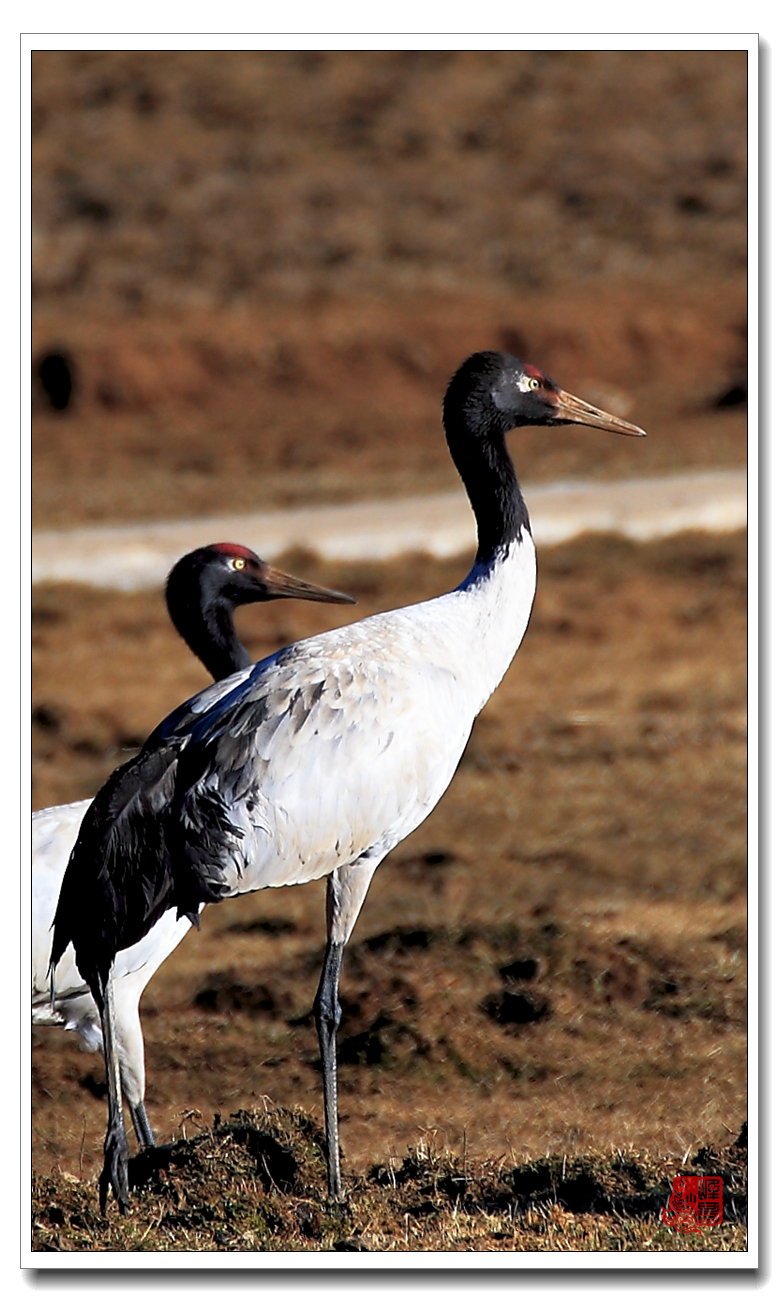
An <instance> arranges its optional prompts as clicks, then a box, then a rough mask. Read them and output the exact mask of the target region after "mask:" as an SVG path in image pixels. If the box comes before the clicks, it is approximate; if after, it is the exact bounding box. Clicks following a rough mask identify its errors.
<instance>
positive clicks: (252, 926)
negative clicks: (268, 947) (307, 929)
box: [225, 918, 298, 936]
mask: <svg viewBox="0 0 779 1302" xmlns="http://www.w3.org/2000/svg"><path fill="white" fill-rule="evenodd" d="M297 929H298V928H297V923H295V922H293V921H292V919H291V918H253V919H252V920H251V921H250V922H233V923H231V924H230V926H229V927H225V932H236V933H238V934H239V935H241V934H246V935H250V934H251V933H252V932H260V933H261V934H262V935H264V936H292V935H294V933H295V932H296V931H297Z"/></svg>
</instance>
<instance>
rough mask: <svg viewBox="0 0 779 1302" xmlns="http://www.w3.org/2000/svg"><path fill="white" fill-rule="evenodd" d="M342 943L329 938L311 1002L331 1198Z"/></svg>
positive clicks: (335, 1176) (337, 1175)
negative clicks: (320, 1078)
mask: <svg viewBox="0 0 779 1302" xmlns="http://www.w3.org/2000/svg"><path fill="white" fill-rule="evenodd" d="M343 952H344V947H343V945H339V944H334V943H333V942H332V941H328V944H327V949H326V951H325V961H324V963H323V964H322V975H321V977H320V979H319V989H318V990H317V994H316V1000H315V1003H314V1017H315V1019H316V1029H317V1032H318V1034H319V1048H320V1051H321V1054H322V1085H323V1087H324V1095H325V1138H326V1140H327V1191H328V1193H329V1195H330V1197H331V1198H334V1199H337V1198H340V1197H341V1164H340V1154H339V1151H338V1068H337V1063H336V1050H335V1037H336V1032H337V1031H338V1025H339V1022H340V1021H341V1005H340V1004H339V1002H338V979H339V977H340V975H341V958H342V956H343Z"/></svg>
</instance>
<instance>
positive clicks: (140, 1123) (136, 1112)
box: [130, 1099, 156, 1148]
mask: <svg viewBox="0 0 779 1302" xmlns="http://www.w3.org/2000/svg"><path fill="white" fill-rule="evenodd" d="M130 1116H131V1117H132V1119H133V1126H134V1127H135V1133H136V1135H137V1137H138V1143H139V1144H140V1145H141V1148H156V1144H155V1142H154V1132H153V1130H152V1128H151V1126H150V1125H149V1118H148V1117H147V1115H146V1107H145V1104H144V1102H143V1099H141V1101H140V1103H136V1104H135V1106H134V1107H133V1105H132V1104H130Z"/></svg>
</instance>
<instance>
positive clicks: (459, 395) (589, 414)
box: [444, 352, 644, 438]
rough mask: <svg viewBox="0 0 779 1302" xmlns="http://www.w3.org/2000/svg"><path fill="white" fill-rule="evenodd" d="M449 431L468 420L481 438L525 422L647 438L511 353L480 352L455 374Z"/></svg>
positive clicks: (447, 403)
mask: <svg viewBox="0 0 779 1302" xmlns="http://www.w3.org/2000/svg"><path fill="white" fill-rule="evenodd" d="M444 425H445V426H446V429H447V432H449V431H454V430H456V429H457V428H458V426H459V427H462V426H463V425H464V426H465V427H466V428H467V429H468V432H469V433H470V434H471V435H476V436H477V437H479V436H480V437H482V438H484V437H485V436H486V437H488V438H489V437H490V436H492V437H493V438H494V437H495V436H498V437H500V436H502V435H504V434H507V433H508V432H509V430H512V429H516V428H517V426H520V425H591V426H593V427H594V428H595V429H605V430H610V431H613V432H614V433H617V434H631V435H634V436H638V437H643V435H644V431H643V430H642V429H639V428H638V426H637V425H631V424H630V423H629V422H628V421H626V420H622V419H621V418H620V417H619V416H611V415H609V413H608V412H605V411H600V410H599V408H597V407H593V406H592V405H591V404H590V403H588V402H583V401H582V399H581V398H575V397H574V396H573V395H572V394H570V393H566V392H565V391H564V390H563V389H561V388H560V387H559V385H557V384H555V382H554V380H552V379H550V378H549V376H548V375H545V374H544V372H543V371H540V370H539V369H538V367H537V366H533V365H531V364H530V363H529V362H520V361H519V360H518V358H516V357H512V355H511V353H494V352H484V353H474V354H473V355H472V356H471V357H468V358H467V359H466V361H464V362H463V364H462V366H461V367H460V369H459V370H458V371H457V372H456V373H455V375H454V376H453V377H452V379H451V381H450V383H449V388H448V389H447V391H446V397H445V398H444Z"/></svg>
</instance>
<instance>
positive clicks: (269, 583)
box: [262, 565, 356, 606]
mask: <svg viewBox="0 0 779 1302" xmlns="http://www.w3.org/2000/svg"><path fill="white" fill-rule="evenodd" d="M262 581H263V586H264V587H265V590H266V592H267V594H268V596H269V597H299V598H300V599H301V600H302V601H330V602H332V603H333V604H334V605H337V606H353V605H355V604H356V602H355V598H354V597H348V596H347V595H346V593H345V592H336V591H335V589H334V588H320V587H319V586H318V584H316V583H307V582H306V580H305V579H296V578H295V576H294V575H293V574H285V573H284V571H283V570H277V569H274V567H273V566H272V565H266V566H265V569H264V570H263V575H262Z"/></svg>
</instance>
